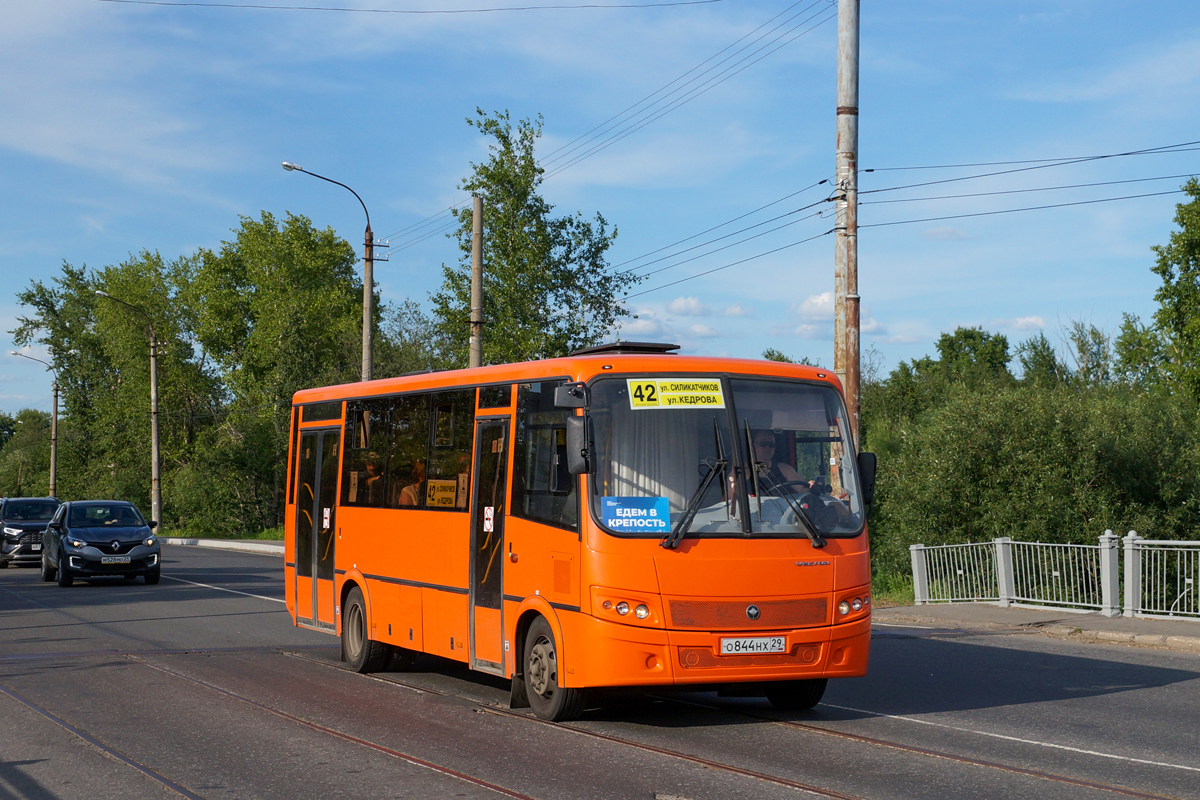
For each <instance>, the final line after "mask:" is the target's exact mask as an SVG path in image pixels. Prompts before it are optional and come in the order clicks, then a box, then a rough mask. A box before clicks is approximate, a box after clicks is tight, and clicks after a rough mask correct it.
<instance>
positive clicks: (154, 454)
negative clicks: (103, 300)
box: [96, 289, 162, 531]
mask: <svg viewBox="0 0 1200 800" xmlns="http://www.w3.org/2000/svg"><path fill="white" fill-rule="evenodd" d="M96 294H98V295H100V296H101V297H107V298H108V299H109V300H112V301H113V302H114V303H120V304H121V305H123V306H129V307H130V308H132V309H133V310H134V311H136V312H138V313H139V314H141V315H142V316H143V317H145V318H146V325H147V326H149V328H150V519H152V520H154V523H155V526H156V527H157V529H158V530H159V531H161V530H162V483H161V481H160V480H159V474H158V339H157V338H156V337H155V335H154V323H153V322H152V321H151V320H150V315H149V314H147V313H146V312H145V311H144V310H143V309H142V308H141V307H139V306H135V305H134V304H133V303H127V302H125V301H124V300H122V299H120V298H119V297H113V296H112V295H111V294H109V293H108V292H104V291H101V290H100V289H97V290H96Z"/></svg>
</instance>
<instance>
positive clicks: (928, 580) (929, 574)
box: [912, 543, 1000, 603]
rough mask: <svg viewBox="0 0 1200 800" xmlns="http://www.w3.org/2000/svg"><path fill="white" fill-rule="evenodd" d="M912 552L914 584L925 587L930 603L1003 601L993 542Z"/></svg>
mask: <svg viewBox="0 0 1200 800" xmlns="http://www.w3.org/2000/svg"><path fill="white" fill-rule="evenodd" d="M914 547H917V548H920V550H919V551H918V550H915V549H914V550H913V551H912V558H913V583H914V585H915V584H917V583H920V584H921V585H922V586H923V587H924V596H925V597H926V598H927V600H926V602H939V603H962V602H968V601H987V600H999V599H1000V594H999V590H998V585H999V584H998V583H997V578H996V555H995V548H994V547H993V546H992V545H991V544H990V543H982V544H951V545H934V546H932V547H924V546H923V545H914Z"/></svg>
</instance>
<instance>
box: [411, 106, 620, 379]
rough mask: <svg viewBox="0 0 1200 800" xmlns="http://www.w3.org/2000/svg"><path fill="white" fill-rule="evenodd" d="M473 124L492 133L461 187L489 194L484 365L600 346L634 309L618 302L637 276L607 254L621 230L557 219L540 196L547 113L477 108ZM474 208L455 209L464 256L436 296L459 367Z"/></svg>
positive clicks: (599, 221) (464, 349) (464, 347)
mask: <svg viewBox="0 0 1200 800" xmlns="http://www.w3.org/2000/svg"><path fill="white" fill-rule="evenodd" d="M476 114H477V118H475V119H470V118H468V119H467V124H469V125H471V126H472V127H474V128H476V129H477V130H478V131H479V132H480V133H481V134H483V135H484V136H486V137H489V138H490V139H491V142H490V143H489V151H490V155H489V157H488V159H487V160H486V161H484V162H483V163H480V164H474V163H473V164H472V165H471V174H470V175H469V176H468V177H467V178H465V179H463V181H462V182H461V183H460V184H459V188H460V189H462V190H463V191H466V192H470V193H471V194H473V195H477V196H479V197H481V198H482V199H483V209H484V211H483V214H484V219H483V229H484V234H483V265H484V274H483V319H484V322H485V328H484V331H485V334H484V346H483V360H484V363H487V364H498V363H505V362H511V361H524V360H531V359H539V358H549V357H554V356H561V355H565V354H566V353H568V352H570V351H571V350H574V349H577V348H581V347H588V346H590V345H595V344H598V343H599V342H600V341H601V340H602V338H603V337H604V336H606V335H608V334H609V332H610V331H612V330H613V328H614V326H615V324H616V321H617V320H618V319H619V318H620V317H622V316H624V315H626V314H627V313H628V309H627V308H626V307H625V304H624V302H623V301H622V300H621V299H620V296H622V295H623V294H624V293H625V291H626V289H627V288H628V287H629V286H632V285H635V284H636V283H637V282H638V280H639V279H638V278H637V277H635V276H633V275H632V274H630V273H628V272H614V271H612V270H611V269H610V268H609V266H608V264H607V262H606V260H605V253H606V252H607V250H608V248H609V246H610V245H611V244H612V242H613V240H614V239H615V238H616V235H617V231H616V228H613V229H612V230H611V232H610V230H609V227H608V223H607V221H606V220H605V219H604V217H603V216H601V215H600V214H596V215H595V217H594V218H593V219H592V220H590V221H589V220H586V219H584V218H583V215H582V214H579V213H577V214H575V215H574V216H565V217H555V216H552V214H551V212H552V211H553V209H554V207H553V206H552V205H551V204H550V203H548V202H546V200H545V199H544V198H543V197H542V196H541V194H539V192H538V187H539V186H540V185H541V183H542V179H543V175H544V172H545V171H544V170H543V168H542V167H541V166H540V165H539V164H538V162H537V158H536V156H535V154H534V147H535V145H536V143H537V140H538V138H539V137H540V136H541V133H542V118H541V117H540V116H539V117H538V118H537V120H536V121H530V120H528V119H523V120H520V121H519V122H518V123H517V125H516V128H515V129H514V127H513V125H512V123H511V122H510V119H509V114H508V112H507V111H504V112H498V113H496V114H494V115H492V116H488V115H487V114H485V113H484V111H483V110H482V109H476ZM472 214H473V211H472V209H471V208H464V209H462V210H460V211H455V212H454V216H455V219H457V220H458V223H459V227H458V230H457V231H456V232H455V233H453V234H451V236H453V237H455V238H457V240H458V245H459V250H460V251H461V257H460V260H459V263H458V264H457V265H455V266H453V267H451V266H446V265H445V264H443V265H442V272H443V276H444V279H443V283H442V288H441V290H440V291H438V292H437V293H436V294H434V295H433V296H432V298H431V300H432V302H433V307H434V315H435V317H436V320H437V326H438V328H439V330H440V331H441V333H442V336H443V337H444V339H445V341H446V342H448V343H450V345H451V346H450V351H449V356H450V358H451V360H452V363H453V365H455V366H465V364H466V362H467V355H468V338H469V333H470V330H469V325H468V322H469V320H470V297H471V291H470V289H471V230H472Z"/></svg>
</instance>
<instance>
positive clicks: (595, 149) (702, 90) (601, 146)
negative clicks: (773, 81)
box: [546, 11, 837, 178]
mask: <svg viewBox="0 0 1200 800" xmlns="http://www.w3.org/2000/svg"><path fill="white" fill-rule="evenodd" d="M814 16H815V15H814ZM836 16H837V12H836V11H835V12H833V13H831V14H829V15H827V16H826V17H825V18H824V19H821V20H818V21H817V22H816V23H815V24H813V25H812V26H810V27H808V28H806V29H804V30H802V31H800V32H799V33H797V34H796V35H795V36H793V37H792V38H790V39H788V40H787V41H784V42H783V43H782V44H779V45H778V46H776V47H775V48H774V49H772V50H769V51H768V52H765V53H763V54H762V55H759V56H758V57H757V58H754V60H753V61H750V62H749V63H746V64H744V65H743V66H741V67H740V68H738V69H736V70H734V71H732V72H728V71H727V72H726V73H724V74H722V73H718V74H717V75H716V76H713V77H712V78H710V79H709V80H708V81H706V82H705V83H703V84H701V85H700V86H699V87H697V88H696V89H694V90H693V91H692V92H691V93H690V94H688V95H686V96H684V97H681V98H679V99H678V100H675V101H674V102H673V103H672V104H671V105H669V106H667V107H665V108H663V109H661V110H659V111H657V112H655V113H654V115H653V116H651V117H649V118H647V119H645V120H643V121H641V122H639V123H636V124H633V125H631V126H629V127H627V128H625V129H624V130H623V131H619V132H618V133H615V134H613V135H612V136H610V137H609V138H608V139H606V140H603V141H601V142H599V143H597V144H595V145H594V146H592V147H591V148H590V149H588V150H586V151H584V152H583V153H581V154H580V155H578V156H575V157H574V158H573V159H572V160H571V161H568V162H567V163H565V164H562V165H560V166H558V167H556V168H554V169H553V170H551V171H550V172H548V173H546V177H547V178H551V177H553V176H555V175H557V174H559V173H560V172H563V171H564V170H567V169H570V168H571V167H573V166H575V165H576V164H578V163H579V162H580V161H583V160H584V159H585V158H589V157H591V156H593V155H595V154H596V153H599V152H600V151H601V150H605V149H607V148H609V147H611V146H612V145H614V144H616V143H617V142H619V141H621V140H622V139H624V138H625V137H627V136H629V135H631V134H633V133H636V132H637V131H639V130H641V129H642V128H644V127H646V126H647V125H649V124H650V123H652V122H656V121H657V120H659V119H661V118H663V117H664V116H666V115H667V114H670V113H671V112H672V111H674V110H676V109H677V108H679V107H681V106H683V105H685V104H687V103H690V102H691V101H692V100H695V99H696V98H697V97H700V96H701V95H703V94H706V93H707V92H709V91H711V90H712V89H715V88H716V87H717V86H720V85H721V84H722V83H724V82H725V81H727V80H729V79H730V78H732V77H734V76H735V75H738V74H739V73H741V72H743V71H744V70H746V69H749V68H750V67H752V66H754V65H755V64H757V63H758V62H759V61H762V60H763V59H764V58H766V57H767V56H770V55H772V54H774V53H776V52H778V51H779V50H781V49H783V48H784V47H786V46H787V45H789V44H791V43H792V42H794V41H796V40H797V39H799V38H800V37H801V36H805V35H807V34H809V33H812V32H813V31H814V30H816V29H817V28H819V27H821V26H822V25H824V24H825V23H826V22H829V21H830V20H831V19H834V18H835V17H836ZM811 19H812V18H811V17H810V18H809V19H807V20H805V21H804V22H803V23H801V24H806V23H807V22H809V21H811ZM797 27H799V26H797ZM795 30H796V28H792V29H791V30H790V31H788V33H791V32H792V31H795ZM785 35H786V34H785ZM776 41H778V40H776ZM768 47H769V45H768ZM765 49H766V47H764V48H760V49H759V50H758V51H756V52H755V53H753V54H751V55H750V56H747V57H746V59H743V60H742V61H740V62H737V63H738V64H742V63H743V62H744V61H746V60H747V59H749V58H751V57H753V56H754V55H757V54H758V53H762V51H763V50H765ZM734 66H737V64H735V65H734Z"/></svg>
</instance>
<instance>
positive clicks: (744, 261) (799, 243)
mask: <svg viewBox="0 0 1200 800" xmlns="http://www.w3.org/2000/svg"><path fill="white" fill-rule="evenodd" d="M860 227H861V226H860ZM831 233H833V229H832V228H830V229H829V230H827V231H825V232H824V233H818V234H817V235H816V236H810V237H808V238H807V239H801V240H800V241H798V242H792V243H791V244H785V245H783V246H782V247H776V248H775V249H774V250H768V251H767V252H765V253H759V254H757V255H753V256H749V257H748V258H743V259H741V260H740V261H734V262H733V263H731V264H724V265H722V266H720V267H715V268H713V269H710V270H705V271H704V272H698V273H696V274H695V275H689V276H688V277H686V278H680V279H679V280H677V281H671V282H670V283H664V284H663V285H662V286H655V287H654V288H653V289H646V290H645V291H642V292H635V293H634V294H630V295H626V296H625V298H626V299H627V300H632V299H633V298H635V297H641V296H642V295H644V294H650V292H657V291H658V290H659V289H666V288H667V287H669V286H676V285H678V284H681V283H685V282H687V281H690V280H694V279H695V278H701V277H703V276H705V275H711V274H712V273H714V272H720V271H721V270H723V269H729V268H730V267H736V266H737V265H739V264H745V263H746V262H747V261H754V260H755V259H757V258H763V257H764V256H769V255H771V254H772V253H778V252H780V251H781V250H787V249H788V248H791V247H796V246H797V245H802V244H804V243H805V242H811V241H812V240H813V239H820V238H821V237H822V236H828V235H829V234H831Z"/></svg>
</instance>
